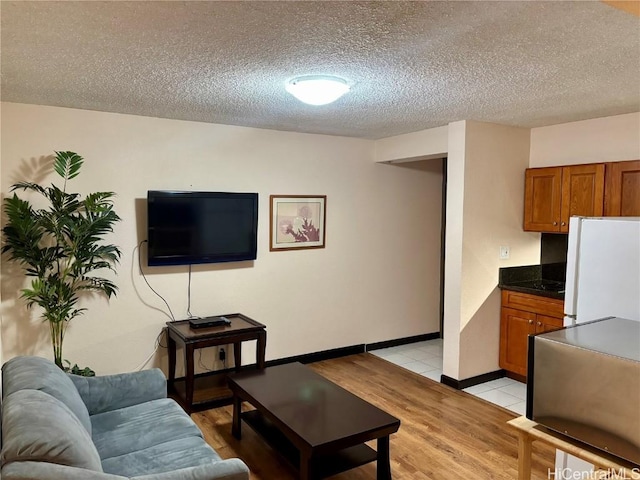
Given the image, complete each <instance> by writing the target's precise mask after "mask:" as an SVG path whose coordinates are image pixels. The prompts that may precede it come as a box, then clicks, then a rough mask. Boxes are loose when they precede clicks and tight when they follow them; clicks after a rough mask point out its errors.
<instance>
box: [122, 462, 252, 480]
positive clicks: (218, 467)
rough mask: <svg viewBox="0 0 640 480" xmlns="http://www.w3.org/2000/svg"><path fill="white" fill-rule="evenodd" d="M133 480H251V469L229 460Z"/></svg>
mask: <svg viewBox="0 0 640 480" xmlns="http://www.w3.org/2000/svg"><path fill="white" fill-rule="evenodd" d="M131 480H249V468H248V467H247V466H246V465H245V464H244V462H243V461H242V460H240V459H239V458H229V459H227V460H221V461H219V462H214V463H210V464H207V465H199V466H197V467H188V468H181V469H179V470H174V471H172V472H164V473H158V474H155V475H141V476H139V477H132V478H131Z"/></svg>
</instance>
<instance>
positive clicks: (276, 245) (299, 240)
mask: <svg viewBox="0 0 640 480" xmlns="http://www.w3.org/2000/svg"><path fill="white" fill-rule="evenodd" d="M326 209H327V196H326V195H271V196H270V197H269V236H270V241H269V250H270V251H272V252H278V251H286V250H303V249H309V248H324V247H325V238H326Z"/></svg>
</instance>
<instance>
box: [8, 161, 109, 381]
mask: <svg viewBox="0 0 640 480" xmlns="http://www.w3.org/2000/svg"><path fill="white" fill-rule="evenodd" d="M55 153H56V154H55V159H54V162H53V169H54V170H55V172H56V173H57V174H58V175H60V177H62V179H63V181H64V183H63V186H62V189H60V188H58V187H57V186H56V185H54V184H51V185H50V186H49V187H43V186H41V185H39V184H37V183H31V182H19V183H16V184H14V185H13V186H12V187H11V191H12V192H14V194H13V196H11V197H8V198H6V199H5V200H4V208H5V213H6V216H7V223H6V225H5V227H4V228H3V229H2V232H3V235H4V245H3V247H2V252H3V253H4V252H7V253H8V254H9V259H10V260H12V261H16V262H18V263H19V264H20V266H21V267H22V268H23V269H24V272H25V274H26V275H27V276H28V277H33V279H32V280H31V284H30V287H29V288H25V289H23V290H22V292H21V297H22V298H24V299H25V300H26V303H27V307H32V306H33V305H37V306H39V307H41V308H42V310H43V314H42V317H43V320H44V321H46V322H48V323H49V329H50V332H51V342H52V345H53V357H54V361H55V363H56V365H58V366H59V367H60V368H62V369H65V367H64V366H63V358H62V344H63V341H64V336H65V332H66V329H67V327H68V326H69V322H70V321H71V320H72V319H73V318H75V317H77V316H78V315H81V314H82V313H83V312H84V311H85V310H86V309H85V308H79V307H78V301H79V299H80V296H81V295H82V294H83V293H86V292H98V293H100V294H104V295H106V296H107V298H110V297H111V295H114V294H115V293H116V290H117V286H116V285H115V284H114V283H113V282H112V281H111V280H109V279H106V278H103V277H101V276H99V273H100V271H101V270H102V271H104V269H108V270H113V271H115V265H116V264H117V263H118V261H119V259H120V250H119V249H118V247H116V246H114V245H109V244H104V243H103V242H102V239H103V237H104V236H105V235H106V234H107V233H109V232H112V231H113V225H114V223H115V222H117V221H119V220H120V218H119V217H118V215H116V213H115V212H114V211H113V200H112V199H113V197H114V193H113V192H96V193H90V194H88V195H87V196H86V197H85V198H81V196H80V194H78V193H68V192H67V191H66V189H67V182H68V181H69V180H71V179H73V178H75V177H76V176H78V174H79V173H80V167H81V166H82V163H83V159H82V157H81V156H80V155H78V154H77V153H74V152H55ZM16 190H23V191H30V192H34V193H36V194H38V195H40V196H41V197H43V198H44V200H45V204H46V205H47V206H46V207H45V208H35V207H34V206H33V205H32V204H31V203H30V202H29V201H28V200H24V199H21V198H19V197H18V196H17V195H16V193H15V191H16ZM74 373H84V374H89V375H90V374H91V373H92V372H91V370H90V369H82V370H80V369H78V368H77V366H74Z"/></svg>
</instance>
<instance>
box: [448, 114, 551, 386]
mask: <svg viewBox="0 0 640 480" xmlns="http://www.w3.org/2000/svg"><path fill="white" fill-rule="evenodd" d="M449 139H450V140H449V157H448V162H449V171H448V185H447V239H446V248H447V262H448V263H449V264H448V265H447V266H446V268H447V270H446V272H445V273H448V275H447V276H446V278H445V292H446V293H445V295H446V298H445V341H444V345H445V358H444V371H443V373H444V374H445V375H447V376H450V377H452V378H456V379H465V378H469V377H473V376H475V375H480V374H482V373H487V372H490V371H495V370H497V369H498V368H499V367H498V351H499V336H500V291H499V289H498V288H497V285H498V270H499V268H500V267H509V266H514V265H528V264H534V263H538V262H539V260H540V242H539V235H538V234H531V233H526V232H523V231H522V211H523V199H524V180H523V179H524V171H525V169H526V168H527V165H528V160H529V130H528V129H522V128H514V127H507V126H503V125H496V124H489V123H481V122H473V121H465V122H456V123H453V124H450V131H449ZM461 192H463V193H461ZM501 245H506V246H509V247H510V249H511V254H510V258H509V259H508V260H500V259H499V249H500V246H501ZM449 252H453V253H452V254H450V253H449Z"/></svg>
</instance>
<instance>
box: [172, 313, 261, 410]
mask: <svg viewBox="0 0 640 480" xmlns="http://www.w3.org/2000/svg"><path fill="white" fill-rule="evenodd" d="M224 316H225V317H227V318H228V319H229V320H230V321H231V324H230V325H221V326H217V327H205V328H198V329H192V328H191V327H190V326H189V320H178V321H175V322H167V339H168V348H167V349H168V353H169V379H168V382H167V386H168V388H169V392H170V393H171V394H173V395H174V396H175V397H176V400H178V402H179V403H181V404H182V406H183V408H184V409H185V411H186V412H187V413H192V412H194V411H197V410H205V409H207V408H211V407H214V406H219V405H225V404H230V403H231V401H232V398H233V397H232V394H231V391H230V390H229V389H228V388H227V386H226V377H227V372H228V371H229V370H220V371H217V372H211V373H205V374H201V375H197V376H196V375H195V374H194V355H195V351H196V350H198V349H200V348H206V347H213V346H216V345H228V344H233V359H234V370H235V371H240V368H241V366H242V348H241V343H242V342H246V341H249V340H256V366H257V368H259V369H263V368H264V366H265V360H264V357H265V350H266V345H267V331H266V327H265V326H264V325H263V324H261V323H259V322H256V321H255V320H253V319H251V318H249V317H246V316H245V315H242V314H241V313H229V314H226V315H224ZM178 346H180V347H182V348H183V350H184V365H185V376H184V378H183V379H176V376H175V375H176V350H177V348H178ZM198 390H201V391H202V392H203V393H204V395H198V396H197V397H196V398H194V392H197V391H198Z"/></svg>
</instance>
